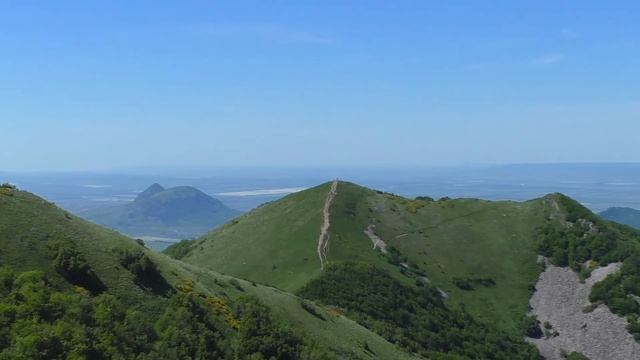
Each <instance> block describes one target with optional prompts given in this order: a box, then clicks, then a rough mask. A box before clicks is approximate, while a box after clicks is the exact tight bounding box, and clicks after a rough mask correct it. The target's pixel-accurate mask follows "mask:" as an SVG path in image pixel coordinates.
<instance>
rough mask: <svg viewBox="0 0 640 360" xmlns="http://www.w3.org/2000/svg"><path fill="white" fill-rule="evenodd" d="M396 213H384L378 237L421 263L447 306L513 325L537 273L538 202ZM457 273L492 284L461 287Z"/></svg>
mask: <svg viewBox="0 0 640 360" xmlns="http://www.w3.org/2000/svg"><path fill="white" fill-rule="evenodd" d="M400 214H401V215H398V216H392V217H391V219H385V218H384V214H382V216H381V218H380V219H379V220H380V224H379V225H378V226H377V229H378V232H379V234H380V236H381V237H382V238H384V239H392V240H391V241H390V244H391V245H393V246H395V247H397V248H398V249H399V250H400V251H401V252H402V253H404V254H407V255H408V256H409V261H410V262H414V263H417V264H418V265H419V266H421V267H423V268H424V269H425V270H426V272H427V276H428V277H429V279H430V280H431V281H432V282H433V283H434V284H435V285H436V286H438V287H440V288H442V289H443V290H444V291H445V292H447V294H449V295H450V304H458V305H460V304H464V306H465V308H466V310H467V311H469V312H470V313H471V314H473V315H475V316H476V318H478V319H481V320H482V319H484V320H487V321H490V322H492V323H496V324H498V325H500V326H502V327H503V328H504V329H507V330H508V329H515V328H516V326H517V325H518V323H519V321H520V317H521V316H522V315H524V314H526V312H527V311H528V300H529V297H530V286H531V285H533V284H534V283H535V281H536V279H537V277H538V274H539V272H540V268H539V266H538V265H537V263H536V259H537V256H536V253H537V251H536V246H535V244H536V241H535V229H536V227H537V226H539V225H540V224H542V222H543V220H544V215H543V214H544V211H543V202H542V201H530V202H526V203H513V202H487V201H480V200H450V201H447V202H434V203H429V204H426V205H425V207H423V208H421V209H419V210H417V213H416V214H406V213H402V212H400ZM403 234H407V235H403ZM399 235H403V236H402V237H397V236H399ZM455 277H461V278H467V277H483V278H491V279H493V280H495V282H496V285H495V286H494V287H483V286H476V287H475V289H474V290H472V291H468V290H467V291H465V290H461V289H459V288H458V287H456V286H455V285H454V284H453V279H454V278H455Z"/></svg>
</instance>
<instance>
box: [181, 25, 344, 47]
mask: <svg viewBox="0 0 640 360" xmlns="http://www.w3.org/2000/svg"><path fill="white" fill-rule="evenodd" d="M190 30H191V31H193V32H195V33H198V34H203V35H208V36H219V37H230V36H235V37H250V38H257V39H262V40H266V41H274V42H282V43H306V44H324V45H327V44H333V43H335V39H333V38H331V37H328V36H324V35H320V34H316V33H313V32H309V31H306V30H301V29H294V28H289V27H285V26H280V25H275V24H262V23H217V24H200V25H195V26H191V27H190Z"/></svg>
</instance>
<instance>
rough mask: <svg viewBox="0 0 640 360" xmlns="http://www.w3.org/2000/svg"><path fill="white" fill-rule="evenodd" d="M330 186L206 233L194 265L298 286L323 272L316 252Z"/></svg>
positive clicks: (195, 249)
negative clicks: (325, 199) (325, 200)
mask: <svg viewBox="0 0 640 360" xmlns="http://www.w3.org/2000/svg"><path fill="white" fill-rule="evenodd" d="M328 190H329V185H328V184H325V185H322V186H319V187H316V188H313V189H310V190H307V191H304V192H302V193H296V194H292V195H289V196H287V197H285V198H284V199H282V200H280V201H277V202H274V203H269V204H266V205H263V206H261V207H259V208H258V209H256V210H253V211H251V212H250V213H248V214H245V215H243V216H240V217H239V218H237V219H235V220H232V221H231V222H229V223H227V224H226V225H224V226H222V227H220V228H219V229H216V230H214V231H212V232H211V233H209V234H206V235H204V236H203V237H201V238H200V239H198V240H197V241H196V242H195V243H193V244H192V246H191V251H190V252H189V253H188V254H187V255H186V256H185V257H184V258H183V260H184V261H186V262H189V263H191V264H194V265H197V266H202V267H205V268H208V269H213V270H216V271H221V272H225V273H227V274H230V275H234V276H238V277H242V278H247V279H251V280H254V281H257V282H260V283H264V284H269V285H276V286H278V287H279V288H281V289H284V290H289V291H292V290H296V289H298V288H300V287H302V286H303V285H304V284H306V283H307V282H308V281H309V279H311V278H312V277H314V276H317V275H319V274H320V260H319V258H318V254H317V252H316V246H317V241H318V235H319V229H320V223H321V221H322V220H321V219H322V206H323V204H324V198H325V195H326V193H327V191H328Z"/></svg>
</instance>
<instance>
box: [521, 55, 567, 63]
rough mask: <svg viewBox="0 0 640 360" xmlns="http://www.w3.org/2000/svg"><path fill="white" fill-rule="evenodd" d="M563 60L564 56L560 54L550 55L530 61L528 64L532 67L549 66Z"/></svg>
mask: <svg viewBox="0 0 640 360" xmlns="http://www.w3.org/2000/svg"><path fill="white" fill-rule="evenodd" d="M564 58H565V56H564V54H562V53H551V54H545V55H543V56H540V57H537V58H535V59H533V60H531V61H530V62H529V63H530V64H532V65H551V64H555V63H559V62H561V61H562V60H564Z"/></svg>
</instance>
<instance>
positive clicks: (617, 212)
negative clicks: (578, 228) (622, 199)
mask: <svg viewBox="0 0 640 360" xmlns="http://www.w3.org/2000/svg"><path fill="white" fill-rule="evenodd" d="M599 215H600V216H601V217H602V218H603V219H607V220H610V221H615V222H617V223H620V224H624V225H629V226H632V227H634V228H636V229H640V210H636V209H632V208H627V207H612V208H608V209H607V210H605V211H603V212H601V213H600V214H599Z"/></svg>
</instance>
